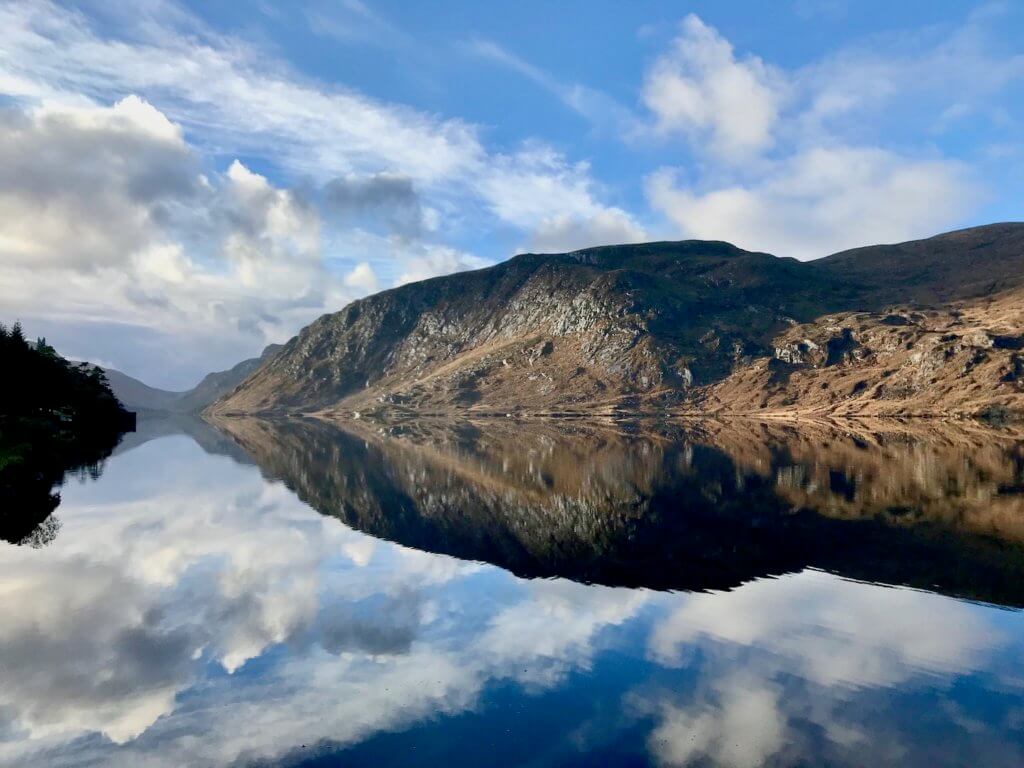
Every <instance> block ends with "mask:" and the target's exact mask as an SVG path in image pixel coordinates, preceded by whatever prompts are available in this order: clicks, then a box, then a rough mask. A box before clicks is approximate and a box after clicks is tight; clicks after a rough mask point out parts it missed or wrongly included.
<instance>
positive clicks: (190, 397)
mask: <svg viewBox="0 0 1024 768" xmlns="http://www.w3.org/2000/svg"><path fill="white" fill-rule="evenodd" d="M280 349H281V345H280V344H270V345H269V346H268V347H267V348H266V349H264V350H263V352H262V354H260V356H259V357H253V358H250V359H248V360H243V361H242V362H240V363H238V364H237V365H235V366H234V367H233V368H230V369H229V370H227V371H217V372H216V373H208V374H206V376H204V377H203V380H202V381H200V382H199V383H198V384H197V385H196V386H195V387H193V388H192V389H189V390H186V391H184V392H171V391H168V390H166V389H157V388H156V387H151V386H149V385H148V384H144V383H143V382H141V381H139V380H138V379H136V378H133V377H131V376H129V375H128V374H126V373H121V371H118V370H116V369H114V368H104V369H103V371H104V373H106V375H107V381H109V382H110V388H111V389H112V390H113V392H114V394H115V395H116V396H117V399H118V400H120V401H121V402H122V403H124V404H125V405H126V406H127V407H128V408H132V409H135V410H143V411H165V412H168V413H198V412H199V411H201V410H203V409H204V408H206V407H207V406H208V405H210V404H211V403H213V402H214V401H216V400H217V398H219V397H222V396H223V395H226V394H228V393H229V392H231V390H233V389H234V388H235V387H236V386H238V384H239V383H241V382H242V381H243V380H244V379H245V378H246V377H247V376H249V375H250V374H251V373H253V372H254V371H255V370H256V369H257V368H259V366H260V365H261V364H262V363H264V362H266V361H267V360H269V359H270V358H271V357H273V356H274V355H275V354H276V353H277V352H278V351H279V350H280Z"/></svg>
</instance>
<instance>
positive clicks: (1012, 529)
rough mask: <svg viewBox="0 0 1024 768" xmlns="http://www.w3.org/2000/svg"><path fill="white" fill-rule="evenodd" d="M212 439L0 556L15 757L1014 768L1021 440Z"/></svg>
mask: <svg viewBox="0 0 1024 768" xmlns="http://www.w3.org/2000/svg"><path fill="white" fill-rule="evenodd" d="M227 428H228V429H229V430H230V432H231V434H232V436H233V437H234V438H235V439H236V440H237V441H238V444H237V445H231V444H226V443H225V442H224V441H223V440H218V439H215V436H213V435H210V434H208V433H205V432H202V431H201V430H199V431H198V432H196V433H195V435H196V436H195V441H194V440H193V439H192V438H189V437H186V436H184V435H176V436H175V435H170V434H167V433H168V432H170V431H171V430H170V429H165V428H164V427H161V428H159V429H156V428H154V429H153V430H152V433H151V434H152V437H153V439H151V440H149V441H148V442H143V441H138V442H137V443H136V444H135V445H134V446H131V445H129V446H127V448H128V449H127V450H122V451H120V452H118V453H117V454H116V455H115V456H113V457H112V458H111V459H110V460H109V462H108V466H107V469H106V471H105V472H104V474H103V476H102V477H101V478H100V479H99V480H98V481H97V482H95V483H89V484H84V485H70V486H68V487H67V488H66V490H65V493H64V498H63V502H62V507H61V517H62V519H63V522H64V526H63V529H62V531H61V532H60V535H59V536H58V537H57V539H56V540H55V541H53V542H52V544H51V545H50V546H49V547H47V548H46V549H43V550H30V549H27V548H24V547H14V546H2V547H0V593H2V594H3V601H2V602H0V679H2V682H3V684H2V685H0V764H2V765H11V766H14V765H19V766H20V765H69V766H70V765H75V766H78V765H104V766H106V765H114V766H137V765H152V766H181V765H204V766H205V765H210V766H226V765H248V764H275V765H276V764H282V765H334V764H342V765H407V764H410V763H419V764H427V765H430V764H439V763H449V764H457V765H481V764H487V765H522V764H530V765H583V764H591V765H592V764H598V763H599V764H630V765H646V764H653V765H723V766H740V767H747V766H750V767H753V766H761V765H823V764H830V765H844V766H853V765H882V764H900V765H908V766H925V765H927V766H934V765H938V766H942V765H962V764H971V765H993V766H1016V765H1020V764H1021V763H1022V761H1024V736H1022V731H1024V728H1022V726H1024V704H1022V701H1024V662H1022V661H1021V659H1022V658H1024V654H1022V651H1024V614H1021V613H1020V612H1018V611H1016V610H1005V609H1001V608H997V607H993V606H989V605H985V604H979V603H972V602H966V601H961V600H956V599H951V598H950V597H948V596H945V595H944V594H940V593H946V594H962V595H971V596H974V597H980V598H982V599H984V600H988V601H991V602H1002V603H1004V604H1009V605H1019V604H1020V601H1019V599H1018V593H1017V591H1016V589H1017V588H1016V586H1015V584H1014V581H1015V579H1018V577H1019V573H1020V571H1019V570H1018V565H1017V563H1018V562H1019V560H1018V551H1019V548H1020V546H1021V541H1022V540H1024V537H1022V536H1021V535H1020V531H1021V528H1020V527H1019V526H1020V525H1021V520H1020V515H1021V508H1020V506H1019V505H1020V504H1021V498H1022V495H1021V494H1019V493H1014V492H1013V491H1012V489H1014V488H1019V487H1020V486H1021V484H1022V475H1021V458H1020V457H1021V454H1020V452H1019V449H1018V448H1017V447H1016V444H1015V443H1014V442H1013V441H1012V440H1010V439H1007V438H1005V437H1004V436H1000V435H998V434H995V435H993V434H988V433H975V432H972V431H970V430H967V429H964V430H959V431H955V432H952V431H948V430H947V431H945V432H942V433H936V432H930V433H928V434H918V433H916V432H915V431H913V430H911V429H909V428H905V427H889V431H888V432H886V433H884V434H877V433H874V434H872V433H868V432H861V431H859V430H858V431H856V432H849V431H847V432H840V431H837V430H832V429H826V428H824V427H821V428H819V427H806V428H802V429H801V430H798V431H795V432H790V431H788V430H786V429H784V428H782V427H770V428H769V427H761V426H756V427H742V428H741V427H738V426H736V425H714V424H710V425H708V424H704V425H693V426H690V427H687V428H685V429H682V428H680V429H678V430H677V429H676V428H673V429H666V428H662V429H661V430H660V431H659V432H657V433H654V432H651V431H646V432H645V433H644V436H643V437H640V436H636V435H630V434H626V433H623V431H622V430H611V429H606V428H600V429H598V428H590V427H586V428H584V427H581V426H576V427H574V428H573V432H574V434H571V435H566V434H565V432H564V430H561V429H555V428H553V427H538V428H525V427H523V426H522V425H515V426H512V425H505V424H502V425H491V426H490V427H489V428H488V427H484V426H480V425H477V426H473V425H462V426H460V427H446V428H436V427H425V426H423V425H418V426H416V427H415V428H406V429H403V430H401V434H395V435H381V434H378V433H376V432H375V430H374V429H373V428H364V429H362V431H359V432H354V431H352V430H351V429H350V430H349V431H348V432H345V431H339V430H338V429H337V428H334V427H328V426H325V425H320V424H317V423H305V422H303V423H284V424H266V423H257V422H236V423H234V424H233V425H228V427H227ZM140 433H143V434H145V428H144V427H143V425H141V424H140ZM197 441H202V442H201V444H202V445H203V446H204V447H205V448H208V449H209V450H211V451H213V453H206V452H204V450H203V449H201V448H200V442H197ZM239 446H241V447H242V448H244V449H245V451H246V452H248V454H249V456H250V457H251V459H252V460H254V461H256V462H257V464H258V465H259V466H258V467H254V466H252V465H249V464H246V463H241V462H240V461H239V460H240V459H241V458H242V454H241V453H239V452H238V447H239ZM247 460H248V459H247ZM154 468H159V470H160V471H159V472H157V471H154ZM261 471H262V472H263V473H264V474H265V476H266V477H268V478H280V479H282V480H284V483H285V484H282V483H280V482H274V481H272V480H267V479H265V478H264V477H263V476H261ZM288 486H290V487H291V488H294V489H295V492H294V493H293V492H292V491H291V490H289V488H288ZM297 496H300V497H302V499H304V500H305V501H306V502H308V503H309V504H311V505H313V506H314V507H315V508H316V509H317V510H320V511H321V512H324V513H327V514H318V513H317V512H315V511H313V510H311V509H310V508H309V507H307V506H306V505H305V504H304V503H303V502H302V501H301V500H300V499H299V498H297ZM673 500H674V501H673ZM337 518H341V521H339V520H338V519H337ZM343 522H344V523H345V524H342V523H343ZM350 526H351V527H350ZM865 531H866V532H865ZM844 532H847V533H844ZM368 534H372V535H368ZM375 536H377V537H381V538H375ZM815 537H818V539H816V538H815ZM382 538H388V539H391V540H392V541H394V542H398V543H397V544H396V543H391V542H389V541H384V540H382ZM883 539H891V540H892V541H894V542H895V543H886V542H885V541H883ZM659 540H660V541H659ZM844 541H845V547H844V546H843V543H844ZM403 545H405V546H403ZM812 545H815V546H812ZM760 549H768V550H769V551H767V552H762V551H759V550H760ZM844 549H845V551H844ZM900 551H902V552H904V553H907V554H906V555H905V557H904V558H903V559H904V560H910V559H916V558H919V557H920V558H926V557H927V558H930V559H929V560H928V561H927V563H930V564H931V565H932V567H933V568H934V573H935V574H937V576H936V578H935V580H934V585H933V584H929V583H928V581H927V570H926V568H925V567H924V562H922V563H918V564H913V563H904V564H903V566H899V565H897V562H898V560H899V558H898V557H897V555H898V553H899V552H900ZM957 552H959V553H960V554H961V557H962V560H961V561H960V562H961V563H962V567H961V568H960V569H959V570H958V569H956V568H954V567H953V560H952V559H951V558H952V556H953V555H954V554H956V553H957ZM434 553H442V554H434ZM443 553H451V554H455V555H458V558H456V557H451V556H448V555H446V554H443ZM460 558H471V559H472V560H489V561H491V562H495V563H497V564H499V565H503V566H506V567H508V568H511V569H514V570H516V571H517V572H519V573H521V574H523V575H529V576H539V575H546V576H555V575H563V576H569V577H572V578H574V579H581V580H590V581H600V582H602V583H603V584H604V585H598V584H589V585H588V584H584V583H580V582H579V581H570V580H566V579H563V578H551V579H531V580H523V579H520V578H517V577H515V576H513V575H511V574H510V573H508V572H507V571H505V570H501V569H499V568H495V567H493V566H491V565H488V564H485V563H479V562H473V561H472V560H471V559H460ZM644 558H650V560H651V562H647V563H644V562H642V561H643V559H644ZM807 566H814V567H818V568H824V569H828V570H832V571H835V572H837V573H840V574H843V575H848V576H858V577H860V578H865V579H871V580H876V581H899V582H905V583H909V584H912V585H914V586H918V587H929V586H934V589H935V590H937V591H930V592H923V591H917V590H908V589H893V588H890V587H884V586H877V585H874V584H868V583H863V582H858V581H850V580H846V579H843V578H840V577H837V576H835V575H832V574H831V573H826V572H823V571H821V570H808V569H807ZM858 569H860V570H858ZM765 574H785V575H782V576H777V577H774V578H767V577H765ZM641 585H647V586H652V587H676V588H687V589H689V588H692V589H697V588H702V589H710V588H716V589H717V588H721V587H727V588H728V591H707V592H662V591H652V590H650V589H644V588H637V587H639V586H641Z"/></svg>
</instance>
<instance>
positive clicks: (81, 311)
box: [0, 0, 1024, 389]
mask: <svg viewBox="0 0 1024 768" xmlns="http://www.w3.org/2000/svg"><path fill="white" fill-rule="evenodd" d="M1022 200H1024V3H1019V2H1011V1H1009V0H1007V1H1006V2H999V0H996V1H995V2H975V3H971V2H962V1H957V2H940V1H937V0H930V1H928V2H925V1H923V0H921V1H918V0H905V1H904V2H900V3H892V2H891V1H890V2H884V3H883V2H877V1H876V0H858V1H857V2H853V0H780V1H779V2H777V3H762V2H753V1H750V2H739V1H738V0H734V1H726V0H717V1H708V2H678V1H677V2H660V1H659V0H649V1H648V2H637V3H620V2H612V1H611V0H608V1H604V0H586V1H585V2H584V1H583V0H579V1H578V0H565V1H563V2H559V3H549V2H544V3H542V2H533V1H531V0H519V1H518V2H516V3H500V4H499V3H478V2H468V0H467V1H465V2H463V1H462V0H448V1H447V2H440V3H438V2H420V1H419V0H334V1H333V2H328V1H327V0H312V1H311V2H306V3H300V2H289V3H272V2H269V0H253V1H252V2H245V1H242V0H236V1H232V2H228V1H227V0H221V1H218V2H194V3H189V2H171V1H170V0H139V2H135V3H132V4H115V3H107V2H89V1H83V2H74V3H50V2H45V0H27V1H26V0H0V321H3V322H6V323H11V322H13V321H14V320H16V319H18V320H20V321H21V322H22V324H23V325H24V327H25V329H26V332H27V333H28V334H29V335H30V336H39V335H42V336H46V337H47V339H48V340H49V341H50V342H51V343H52V344H54V345H55V346H56V347H57V349H58V350H59V351H60V352H61V353H62V354H64V355H66V356H71V357H75V358H77V359H87V360H91V361H94V362H97V363H100V364H103V365H107V366H111V367H115V368H118V369H120V370H122V371H124V372H126V373H128V374H130V375H133V376H136V377H139V378H141V379H142V380H144V381H146V382H147V383H150V384H152V385H155V386H161V387H165V388H172V389H185V388H188V387H191V386H192V385H194V384H195V383H196V382H197V381H198V379H199V378H201V377H202V375H203V374H205V373H206V372H208V371H212V370H222V369H225V368H228V367H230V366H231V365H233V364H234V363H236V362H238V361H239V360H241V359H244V358H246V357H251V356H253V355H255V354H258V353H259V351H260V350H261V349H262V348H263V346H265V345H266V344H268V343H276V342H282V341H286V340H287V339H288V338H290V337H291V336H292V335H294V334H295V333H296V332H297V331H298V330H299V329H300V328H301V327H302V326H304V325H305V324H307V323H308V322H310V321H311V320H313V319H315V318H316V317H317V316H319V315H321V314H323V313H325V312H332V311H336V310H338V309H341V308H342V307H343V306H344V305H345V304H347V303H348V302H350V301H352V300H354V299H356V298H359V297H360V296H364V295H367V294H369V293H373V292H375V291H378V290H383V289H386V288H390V287H393V286H396V285H399V284H402V283H405V282H409V281H412V280H419V279H423V278H427V277H431V276H435V275H441V274H448V273H452V272H456V271H460V270H465V269H474V268H479V267H483V266H487V265H490V264H493V263H496V262H499V261H502V260H504V259H506V258H508V257H510V256H512V255H514V254H515V253H521V252H526V251H533V252H559V251H566V250H573V249H576V248H582V247H587V246H592V245H599V244H609V243H625V242H640V241H645V240H664V239H685V238H702V239H719V240H727V241H730V242H733V243H735V244H737V245H739V246H741V247H744V248H748V249H753V250H760V251H767V252H770V253H774V254H777V255H779V256H792V257H795V258H799V259H812V258H816V257H819V256H824V255H827V254H829V253H832V252H835V251H839V250H842V249H845V248H850V247H854V246H858V245H867V244H871V243H878V242H898V241H901V240H907V239H912V238H917V237H925V236H928V235H932V234H935V233H938V232H942V231H947V230H950V229H955V228H958V227H963V226H971V225H975V224H983V223H990V222H994V221H1019V220H1022V219H1024V204H1022V202H1021V201H1022Z"/></svg>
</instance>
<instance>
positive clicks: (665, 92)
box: [643, 14, 784, 161]
mask: <svg viewBox="0 0 1024 768" xmlns="http://www.w3.org/2000/svg"><path fill="white" fill-rule="evenodd" d="M777 81H778V78H777V76H776V75H775V74H774V72H773V71H772V70H771V69H770V68H769V67H767V66H766V65H765V64H764V62H762V61H761V60H760V59H759V58H757V57H755V56H748V57H746V58H744V59H742V60H741V59H738V58H737V57H736V54H735V52H734V51H733V47H732V45H731V44H730V43H729V42H728V41H727V40H725V39H724V38H723V37H722V36H721V35H720V34H718V32H717V31H716V30H714V29H712V28H711V27H709V26H707V25H706V24H705V23H704V22H703V21H701V20H700V19H699V18H698V17H697V16H695V15H693V14H690V15H689V16H687V17H686V18H685V19H684V20H683V22H682V31H681V34H680V35H679V37H677V38H676V40H675V41H674V42H673V45H672V49H671V50H670V51H669V52H668V53H666V54H665V55H663V56H662V57H661V58H659V59H658V60H657V61H656V62H655V63H654V66H653V67H652V68H651V70H650V71H649V72H648V73H647V77H646V79H645V82H644V88H643V99H644V103H645V104H646V105H647V107H648V108H649V109H650V110H651V111H652V112H653V113H654V115H655V117H656V119H657V128H658V129H659V130H660V131H662V132H666V133H670V132H674V131H679V132H682V133H684V134H687V135H689V136H691V137H692V138H694V139H696V140H698V141H701V142H703V141H706V142H707V143H708V145H709V146H710V148H711V150H712V151H713V152H715V153H716V154H717V155H718V156H719V157H721V158H722V159H725V160H728V161H742V160H745V159H747V158H749V157H750V156H751V155H753V154H755V153H757V152H760V151H762V150H764V149H767V148H768V147H770V146H771V144H772V142H773V134H772V131H773V129H774V127H775V123H776V121H777V119H778V114H779V108H780V102H781V101H782V99H783V97H784V94H783V92H782V88H781V84H780V83H779V82H777Z"/></svg>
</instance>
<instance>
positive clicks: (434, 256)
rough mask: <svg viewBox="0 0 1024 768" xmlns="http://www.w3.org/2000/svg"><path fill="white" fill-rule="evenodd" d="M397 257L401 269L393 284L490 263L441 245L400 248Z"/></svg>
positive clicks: (475, 267)
mask: <svg viewBox="0 0 1024 768" xmlns="http://www.w3.org/2000/svg"><path fill="white" fill-rule="evenodd" d="M398 258H399V261H400V263H401V265H402V269H403V271H402V272H401V274H400V275H399V276H398V279H397V280H395V285H403V284H405V283H412V282H416V281H417V280H426V279H427V278H429V277H437V276H438V275H447V274H450V273H452V272H462V271H464V270H467V269H481V268H482V267H486V266H489V265H490V262H487V261H485V260H484V259H481V258H479V257H477V256H473V255H471V254H468V253H464V252H462V251H459V250H457V249H455V248H449V247H447V246H443V245H438V246H435V245H428V244H419V245H417V246H415V247H411V248H402V249H400V255H399V257H398Z"/></svg>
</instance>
